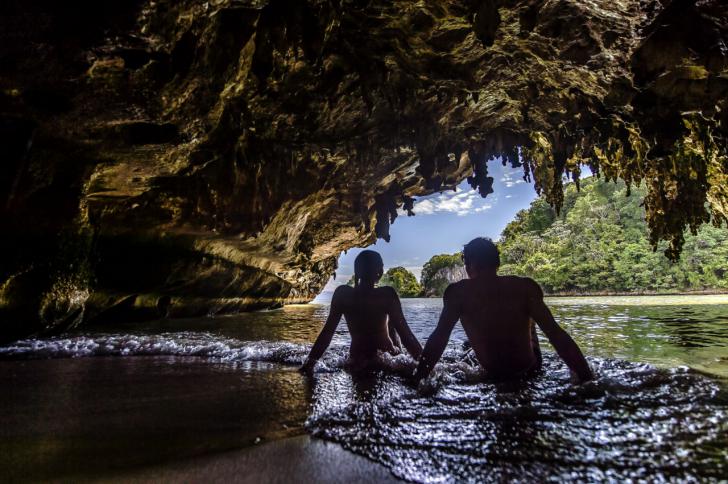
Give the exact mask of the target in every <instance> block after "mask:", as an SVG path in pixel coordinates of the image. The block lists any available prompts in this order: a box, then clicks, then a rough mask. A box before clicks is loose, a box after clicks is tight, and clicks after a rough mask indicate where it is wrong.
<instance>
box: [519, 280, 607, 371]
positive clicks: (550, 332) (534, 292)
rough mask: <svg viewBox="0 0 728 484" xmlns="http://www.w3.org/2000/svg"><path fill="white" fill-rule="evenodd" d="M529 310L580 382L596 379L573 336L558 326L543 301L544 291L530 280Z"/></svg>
mask: <svg viewBox="0 0 728 484" xmlns="http://www.w3.org/2000/svg"><path fill="white" fill-rule="evenodd" d="M529 285H530V287H529V288H528V291H529V295H528V306H529V307H528V309H529V313H530V316H531V317H532V318H533V319H534V320H535V321H536V323H537V324H538V327H539V328H541V330H542V331H543V332H544V334H546V337H547V338H548V340H549V342H550V343H551V344H552V345H553V347H554V349H556V352H557V353H558V354H559V356H560V357H561V359H562V360H564V363H566V365H567V366H568V367H569V368H570V369H571V371H573V372H574V373H576V375H577V376H578V377H579V380H580V381H582V382H584V381H588V380H591V379H593V378H594V375H592V371H591V368H589V364H588V363H587V362H586V359H585V358H584V355H583V354H582V352H581V350H580V349H579V346H577V344H576V342H574V340H573V339H571V336H569V334H568V333H567V332H566V331H564V330H563V329H562V328H561V326H559V325H558V323H557V322H556V320H555V319H554V316H553V314H551V311H550V310H549V308H548V306H546V303H545V302H544V300H543V291H541V288H540V287H539V285H538V284H537V283H536V282H535V281H532V280H529Z"/></svg>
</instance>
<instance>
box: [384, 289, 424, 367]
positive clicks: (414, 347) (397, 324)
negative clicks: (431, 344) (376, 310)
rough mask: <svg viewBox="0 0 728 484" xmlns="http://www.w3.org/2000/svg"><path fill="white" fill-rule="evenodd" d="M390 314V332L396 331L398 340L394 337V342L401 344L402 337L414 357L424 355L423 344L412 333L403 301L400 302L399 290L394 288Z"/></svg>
mask: <svg viewBox="0 0 728 484" xmlns="http://www.w3.org/2000/svg"><path fill="white" fill-rule="evenodd" d="M388 316H389V321H388V324H389V333H390V335H391V334H392V333H393V332H394V335H395V336H396V337H397V339H396V341H395V340H394V338H392V342H393V343H394V344H395V345H396V346H400V345H399V344H398V343H399V342H400V338H402V341H401V343H402V344H403V345H404V347H405V348H407V351H408V352H409V354H410V355H412V358H414V359H418V358H419V357H420V355H422V345H421V344H420V342H419V341H417V338H416V337H415V335H414V334H413V333H412V330H411V329H410V327H409V325H408V324H407V321H406V320H405V319H404V313H403V312H402V303H400V301H399V296H398V295H397V291H395V290H394V289H392V294H391V302H390V306H389V313H388ZM393 330H394V331H393ZM397 335H399V336H397Z"/></svg>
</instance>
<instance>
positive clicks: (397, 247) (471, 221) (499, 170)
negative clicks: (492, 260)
mask: <svg viewBox="0 0 728 484" xmlns="http://www.w3.org/2000/svg"><path fill="white" fill-rule="evenodd" d="M488 174H489V176H492V177H493V178H494V180H495V181H494V183H493V192H494V193H491V194H490V195H488V196H487V197H486V198H481V197H480V195H479V194H478V192H476V191H475V190H473V189H472V188H470V185H468V183H467V181H464V182H463V183H461V184H460V186H458V189H457V191H446V192H442V193H435V194H433V195H430V196H427V197H419V198H417V200H416V202H415V206H414V212H415V214H416V215H415V216H414V217H408V216H407V215H406V214H405V213H400V216H399V217H397V220H396V221H395V222H394V224H393V225H392V227H391V229H390V234H391V236H392V237H391V241H390V242H389V243H387V242H385V241H384V240H378V241H377V243H376V244H374V245H371V246H369V247H366V248H369V249H372V250H376V251H377V252H379V253H380V254H381V255H382V258H383V259H384V269H385V270H387V269H388V268H390V267H396V266H403V267H406V268H408V269H409V270H410V271H412V272H413V273H414V274H415V275H416V276H417V278H418V279H419V277H420V272H421V270H422V265H423V264H424V263H425V262H427V261H428V260H429V259H430V257H432V256H433V255H435V254H452V253H455V252H458V251H459V250H461V249H462V247H463V245H464V244H465V243H467V242H468V241H469V240H471V239H473V238H475V237H479V236H486V237H491V238H493V239H497V238H498V237H499V236H500V234H501V232H502V231H503V229H504V228H505V226H506V224H508V222H510V221H511V220H513V218H514V217H515V215H516V212H518V211H519V210H521V209H524V208H527V207H528V206H529V205H530V204H531V202H532V201H533V200H534V199H535V198H536V192H535V191H534V189H533V185H532V184H531V183H526V182H524V181H523V169H522V168H511V167H510V166H503V165H502V164H501V162H500V160H499V159H497V160H492V161H491V162H490V163H488ZM364 249H365V247H360V248H354V249H351V250H349V251H348V252H347V253H346V254H342V255H341V256H340V257H339V268H338V270H337V271H336V275H337V278H336V280H335V281H334V280H332V281H329V284H327V287H326V289H325V290H324V291H325V292H326V293H328V292H330V291H331V290H333V288H334V287H336V286H338V285H339V284H345V283H346V281H347V280H349V278H350V277H351V275H352V274H353V273H354V258H355V257H356V256H357V255H358V254H359V252H361V251H362V250H364ZM322 296H323V294H322Z"/></svg>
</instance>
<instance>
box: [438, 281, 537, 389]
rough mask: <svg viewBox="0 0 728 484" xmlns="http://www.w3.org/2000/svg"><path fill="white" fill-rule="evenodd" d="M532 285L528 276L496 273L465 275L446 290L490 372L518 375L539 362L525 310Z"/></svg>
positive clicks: (473, 344)
mask: <svg viewBox="0 0 728 484" xmlns="http://www.w3.org/2000/svg"><path fill="white" fill-rule="evenodd" d="M534 285H535V283H534V282H533V281H532V280H530V279H524V278H520V277H513V276H504V277H500V276H496V277H495V278H493V279H489V280H482V279H465V280H463V281H460V282H457V283H455V284H453V285H452V286H451V287H450V288H449V290H448V295H447V297H448V298H449V299H450V301H449V304H451V305H453V306H456V307H458V308H459V309H458V311H459V313H460V321H461V323H462V325H463V329H464V330H465V334H466V335H467V336H468V340H469V341H470V345H471V347H472V348H473V350H474V351H475V355H476V356H477V357H478V361H479V362H480V364H481V365H482V366H483V368H484V369H485V371H486V373H487V374H488V375H490V376H493V377H495V378H500V377H510V376H514V375H519V374H523V373H526V372H527V371H529V370H532V369H535V368H536V367H538V366H539V364H540V361H539V360H540V358H539V357H538V354H539V353H540V351H538V352H537V351H534V344H538V342H537V341H536V342H534V341H533V339H532V333H533V322H532V320H531V317H530V314H529V312H528V300H529V299H530V293H532V292H533V290H534ZM536 287H537V286H536Z"/></svg>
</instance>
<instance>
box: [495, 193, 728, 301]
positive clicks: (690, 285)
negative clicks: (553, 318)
mask: <svg viewBox="0 0 728 484" xmlns="http://www.w3.org/2000/svg"><path fill="white" fill-rule="evenodd" d="M644 195H645V189H644V188H642V187H633V188H632V195H631V196H627V187H626V185H625V184H624V183H623V182H619V183H605V182H602V181H601V180H597V179H594V178H591V179H588V180H584V181H583V182H582V188H581V190H580V191H578V190H576V187H575V186H574V185H573V184H572V185H569V186H567V187H566V189H565V193H564V205H563V208H562V210H561V213H560V214H558V215H557V214H556V212H555V211H553V210H552V209H551V208H550V207H549V206H548V205H547V204H546V203H545V202H544V201H543V200H541V199H537V200H535V201H534V202H533V203H532V204H531V207H529V208H528V209H527V210H522V211H520V212H519V213H518V214H517V215H516V218H515V219H514V220H513V221H512V222H511V223H509V224H508V226H506V228H505V229H504V230H503V234H502V235H501V238H500V240H499V243H498V245H499V248H500V251H501V262H502V266H501V273H502V274H514V275H522V276H528V277H532V278H534V279H535V280H536V281H538V282H539V283H540V284H541V285H542V286H543V288H544V290H545V291H546V292H548V293H568V292H576V293H589V292H667V291H676V290H677V291H687V290H703V289H725V288H728V281H727V280H726V277H725V274H726V270H728V264H726V262H725V261H726V260H728V233H727V231H726V230H725V229H721V228H716V227H712V226H703V227H702V228H701V229H700V230H699V231H698V233H697V235H692V234H690V233H686V234H685V246H684V247H685V248H684V251H683V254H682V258H681V259H680V261H679V262H677V263H674V264H673V263H671V262H669V260H668V259H667V258H666V257H664V256H663V255H662V252H661V250H659V249H658V252H655V251H653V250H652V248H651V246H650V244H649V241H648V237H647V226H646V223H645V211H644V207H643V206H642V205H641V204H640V201H641V200H642V199H643V198H644Z"/></svg>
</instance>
